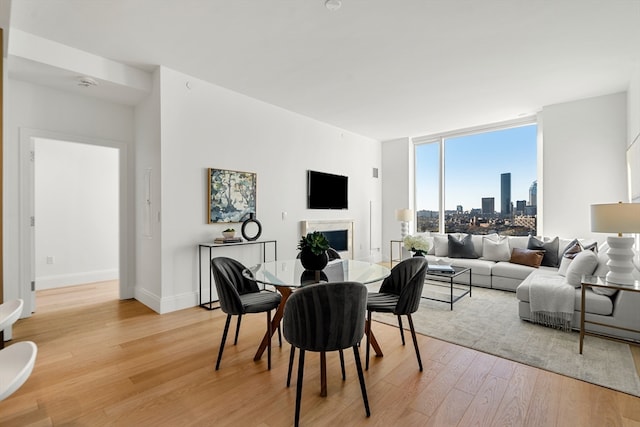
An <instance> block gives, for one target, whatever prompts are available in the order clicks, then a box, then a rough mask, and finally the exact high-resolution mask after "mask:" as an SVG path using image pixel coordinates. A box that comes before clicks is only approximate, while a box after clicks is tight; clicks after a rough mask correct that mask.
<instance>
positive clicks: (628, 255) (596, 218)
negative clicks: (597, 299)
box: [591, 202, 640, 285]
mask: <svg viewBox="0 0 640 427" xmlns="http://www.w3.org/2000/svg"><path fill="white" fill-rule="evenodd" d="M591 231H594V232H598V233H617V236H609V237H607V243H608V244H609V250H608V251H607V255H608V256H609V261H608V262H607V266H608V267H609V272H608V273H607V276H606V280H607V282H611V283H615V284H618V285H632V284H633V283H634V277H633V274H632V272H633V269H634V268H635V267H634V265H633V256H634V253H633V249H632V248H633V244H634V240H635V239H634V238H633V237H623V236H622V233H640V203H622V202H620V203H609V204H603V205H591Z"/></svg>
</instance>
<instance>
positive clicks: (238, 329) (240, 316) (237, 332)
mask: <svg viewBox="0 0 640 427" xmlns="http://www.w3.org/2000/svg"><path fill="white" fill-rule="evenodd" d="M241 321H242V314H241V315H239V316H238V323H237V324H236V338H235V339H234V340H233V345H236V344H238V334H239V333H240V322H241Z"/></svg>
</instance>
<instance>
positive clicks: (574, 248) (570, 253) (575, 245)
mask: <svg viewBox="0 0 640 427" xmlns="http://www.w3.org/2000/svg"><path fill="white" fill-rule="evenodd" d="M580 251H582V245H580V242H579V241H578V239H573V240H572V241H571V243H569V244H568V245H567V246H565V248H564V249H563V250H562V256H563V257H565V258H570V259H573V258H575V257H576V255H578V252H580Z"/></svg>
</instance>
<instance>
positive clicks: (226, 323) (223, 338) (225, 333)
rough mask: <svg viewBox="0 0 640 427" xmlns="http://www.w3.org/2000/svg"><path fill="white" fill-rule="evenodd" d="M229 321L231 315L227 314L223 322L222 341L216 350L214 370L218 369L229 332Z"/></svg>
mask: <svg viewBox="0 0 640 427" xmlns="http://www.w3.org/2000/svg"><path fill="white" fill-rule="evenodd" d="M230 322H231V315H230V314H227V320H226V322H224V332H223V333H222V342H220V350H218V360H217V361H216V371H217V370H218V369H220V361H221V360H222V351H223V350H224V343H225V341H227V332H229V323H230Z"/></svg>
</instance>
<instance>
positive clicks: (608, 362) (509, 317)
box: [373, 288, 640, 396]
mask: <svg viewBox="0 0 640 427" xmlns="http://www.w3.org/2000/svg"><path fill="white" fill-rule="evenodd" d="M373 319H374V320H378V321H382V322H384V323H388V324H392V325H396V326H397V324H398V323H397V318H396V317H395V316H393V315H389V314H384V313H374V314H373ZM413 319H414V325H415V327H416V331H417V332H419V333H421V334H424V335H428V336H430V337H434V338H438V339H441V340H443V341H448V342H451V343H454V344H458V345H461V346H464V347H468V348H473V349H475V350H479V351H482V352H485V353H489V354H493V355H496V356H499V357H503V358H505V359H509V360H513V361H516V362H520V363H524V364H526V365H530V366H535V367H537V368H542V369H546V370H549V371H552V372H556V373H559V374H562V375H567V376H570V377H573V378H577V379H580V380H583V381H587V382H590V383H593V384H598V385H601V386H604V387H608V388H612V389H615V390H619V391H622V392H625V393H629V394H633V395H635V396H640V379H639V378H638V374H637V372H636V369H635V366H634V363H633V357H632V355H631V350H630V349H629V345H628V344H623V343H618V342H615V341H609V340H604V339H601V338H596V337H590V336H587V337H585V339H584V349H583V354H582V355H580V353H579V348H578V346H579V342H580V334H579V333H578V332H576V331H573V332H562V331H559V330H555V329H552V328H547V327H544V326H540V325H535V324H533V323H530V322H527V321H524V320H520V318H519V317H518V301H517V299H516V296H515V293H512V292H504V291H499V290H495V289H484V288H473V292H472V296H471V298H470V297H469V296H468V295H467V296H465V297H463V298H462V299H460V300H459V301H457V302H456V303H455V304H454V305H453V311H451V310H450V306H449V304H448V303H443V302H436V301H431V300H425V299H423V300H422V301H421V303H420V309H419V310H418V312H417V313H415V314H414V315H413ZM403 320H404V321H403V324H404V325H405V327H407V322H406V319H403Z"/></svg>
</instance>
